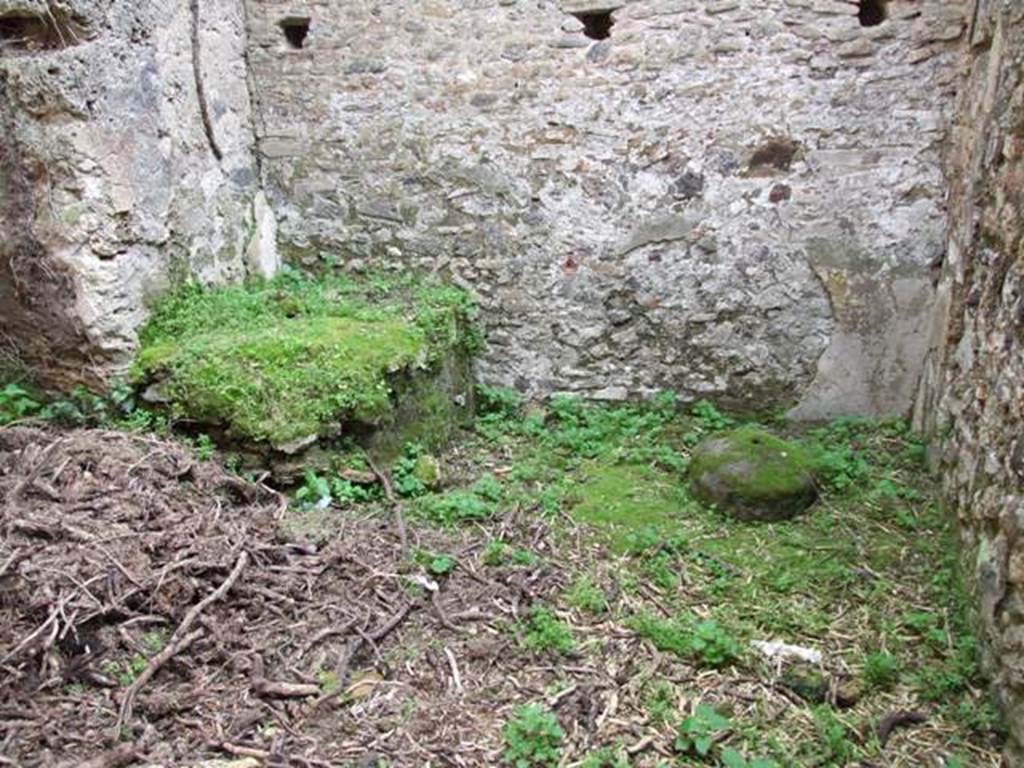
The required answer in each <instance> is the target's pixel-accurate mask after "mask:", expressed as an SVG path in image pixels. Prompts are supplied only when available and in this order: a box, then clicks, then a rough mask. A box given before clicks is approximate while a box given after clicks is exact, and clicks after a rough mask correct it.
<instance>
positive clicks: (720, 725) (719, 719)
mask: <svg viewBox="0 0 1024 768" xmlns="http://www.w3.org/2000/svg"><path fill="white" fill-rule="evenodd" d="M731 727H732V724H731V722H730V721H729V718H727V717H725V716H724V715H721V714H719V713H718V712H717V711H716V710H715V708H714V707H711V706H709V705H707V704H698V705H697V706H696V708H695V709H694V712H693V714H692V715H690V716H689V717H686V718H684V719H683V721H682V722H681V723H680V724H679V727H678V728H677V729H676V739H675V742H674V744H673V746H674V747H675V750H676V752H678V753H680V754H682V755H692V756H696V757H698V758H701V759H702V760H704V759H709V758H710V757H711V750H712V748H713V747H714V746H715V739H716V738H717V737H718V736H719V735H720V734H721V732H722V731H727V730H729V728H731Z"/></svg>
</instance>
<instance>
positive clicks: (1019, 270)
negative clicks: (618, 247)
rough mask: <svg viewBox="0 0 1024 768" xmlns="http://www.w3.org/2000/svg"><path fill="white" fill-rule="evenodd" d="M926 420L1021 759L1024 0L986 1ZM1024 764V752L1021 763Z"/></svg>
mask: <svg viewBox="0 0 1024 768" xmlns="http://www.w3.org/2000/svg"><path fill="white" fill-rule="evenodd" d="M970 45H971V49H970V55H969V57H968V70H967V81H966V82H965V84H964V87H963V88H962V91H961V95H960V97H959V100H958V103H957V109H956V113H955V119H954V123H953V132H952V139H951V146H950V154H949V182H950V198H949V207H950V233H949V247H948V251H947V256H946V260H945V263H944V264H943V268H942V279H941V281H940V283H939V290H938V299H937V301H936V313H935V324H934V329H933V338H932V342H931V349H930V352H929V361H928V366H927V373H926V376H925V379H924V382H923V386H922V394H921V397H920V398H919V401H918V407H917V420H918V424H919V426H922V427H924V428H925V429H927V430H928V431H929V432H930V433H931V434H932V436H933V438H934V444H935V450H934V459H935V461H936V464H937V465H938V466H937V468H938V470H939V471H940V474H941V477H942V478H943V484H944V490H945V496H946V499H947V502H948V504H949V507H950V510H951V512H952V513H953V514H955V515H956V517H957V520H958V523H959V530H960V533H961V539H962V542H963V545H964V554H965V559H966V560H967V565H968V573H969V575H970V579H969V583H970V586H971V587H972V589H973V590H974V591H975V593H976V594H977V597H978V599H977V601H976V605H977V606H978V607H979V609H980V611H979V622H980V625H981V630H982V638H983V641H984V648H985V655H986V664H987V666H988V668H989V671H990V672H991V674H992V676H993V680H994V683H995V689H996V695H997V698H998V699H999V701H1000V703H1001V704H1002V706H1003V709H1004V711H1005V713H1006V722H1007V723H1008V724H1009V726H1010V729H1011V731H1012V736H1013V741H1014V742H1015V743H1014V744H1013V747H1012V748H1013V749H1016V750H1017V753H1016V761H1013V762H1011V764H1012V765H1018V764H1024V5H1022V4H1021V3H1020V2H1019V0H978V2H977V3H976V7H975V9H974V13H973V22H972V28H971V31H970ZM1017 761H1021V762H1017Z"/></svg>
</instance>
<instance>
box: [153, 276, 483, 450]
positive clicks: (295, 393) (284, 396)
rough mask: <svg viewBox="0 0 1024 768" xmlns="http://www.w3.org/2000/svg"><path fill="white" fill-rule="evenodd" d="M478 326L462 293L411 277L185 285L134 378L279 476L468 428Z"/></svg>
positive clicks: (159, 314)
mask: <svg viewBox="0 0 1024 768" xmlns="http://www.w3.org/2000/svg"><path fill="white" fill-rule="evenodd" d="M472 314H473V307H472V304H471V302H470V301H469V299H468V297H467V296H466V294H464V293H463V292H462V291H460V290H457V289H453V288H451V287H447V286H444V285H440V284H436V283H430V282H414V281H412V280H411V279H404V280H400V281H394V280H390V281H388V280H382V279H379V278H378V279H374V280H362V281H359V280H352V279H350V278H347V277H338V276H331V277H325V278H318V279H314V278H311V277H304V276H301V275H298V274H296V273H289V274H287V275H285V276H283V277H281V278H279V279H277V280H274V281H271V282H258V283H252V284H247V285H242V286H233V287H228V288H220V289H214V290H207V289H203V288H199V287H196V286H189V287H187V288H185V289H184V290H182V291H180V292H179V293H177V294H175V295H173V296H170V297H168V298H166V299H165V300H164V301H163V302H161V303H160V304H159V305H158V306H157V307H156V309H155V311H154V313H153V316H152V318H151V320H150V322H149V323H148V324H147V325H146V327H145V328H144V329H143V331H142V333H141V335H140V350H139V354H138V356H137V359H136V363H135V366H134V369H133V377H134V380H135V382H136V383H137V384H138V385H139V386H140V387H144V388H145V390H146V392H147V393H148V399H150V400H151V401H156V402H158V403H160V404H161V405H162V406H163V407H165V408H166V409H168V410H169V411H170V413H171V415H172V416H173V417H175V418H176V419H180V420H182V421H185V422H187V423H189V424H192V425H195V426H198V427H199V428H201V429H203V430H204V431H208V432H211V433H212V434H214V435H215V436H218V437H220V438H221V439H222V441H224V442H228V443H232V444H234V445H236V446H239V447H242V448H243V449H245V450H247V451H249V452H250V453H251V452H252V451H256V452H260V451H264V452H272V453H276V454H278V456H277V462H278V463H280V464H282V465H284V464H288V463H296V460H295V459H282V456H284V457H298V456H302V457H307V456H310V455H313V454H314V453H315V451H316V449H317V448H320V449H322V448H323V447H324V445H325V444H327V443H330V442H331V441H333V440H336V439H338V438H341V437H351V438H354V439H356V440H358V441H360V442H362V443H364V444H366V445H371V444H374V445H376V444H379V446H380V447H381V452H382V453H383V454H385V455H389V454H393V453H394V452H395V451H399V450H400V449H401V445H402V444H404V442H405V441H406V440H411V439H417V440H419V441H420V442H423V443H425V444H429V445H433V444H437V443H439V442H442V441H443V440H444V439H446V438H447V437H448V436H449V435H450V433H451V430H452V429H453V428H454V426H455V425H456V424H457V423H458V422H459V421H460V420H464V419H465V418H466V411H467V410H468V408H470V407H471V404H472V403H471V393H472V362H471V355H472V352H473V351H474V349H475V345H476V337H475V332H474V329H473V325H472ZM271 463H274V462H271Z"/></svg>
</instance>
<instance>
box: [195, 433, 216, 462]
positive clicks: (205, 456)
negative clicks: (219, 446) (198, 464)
mask: <svg viewBox="0 0 1024 768" xmlns="http://www.w3.org/2000/svg"><path fill="white" fill-rule="evenodd" d="M214 450H215V448H214V445H213V440H211V439H210V436H209V435H206V434H201V435H198V436H197V437H196V439H195V451H196V458H197V459H199V460H200V461H209V460H210V459H212V458H213V454H214Z"/></svg>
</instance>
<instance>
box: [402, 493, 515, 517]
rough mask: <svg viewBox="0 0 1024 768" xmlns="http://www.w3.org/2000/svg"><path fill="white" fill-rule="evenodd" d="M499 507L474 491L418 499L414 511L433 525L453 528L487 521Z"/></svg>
mask: <svg viewBox="0 0 1024 768" xmlns="http://www.w3.org/2000/svg"><path fill="white" fill-rule="evenodd" d="M496 509H497V506H496V505H495V504H494V503H492V502H489V501H487V500H486V499H483V498H481V497H480V496H478V495H477V494H476V493H474V492H473V491H467V490H454V491H449V492H448V493H444V494H439V495H429V496H422V497H420V498H418V499H416V505H415V506H414V507H413V509H412V511H413V512H414V513H415V514H417V515H419V516H420V517H423V518H425V519H427V520H429V521H431V522H433V523H436V524H438V525H442V526H452V525H457V524H459V523H464V522H469V521H473V520H486V519H488V518H489V517H491V516H492V515H493V514H494V512H495V510H496Z"/></svg>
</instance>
